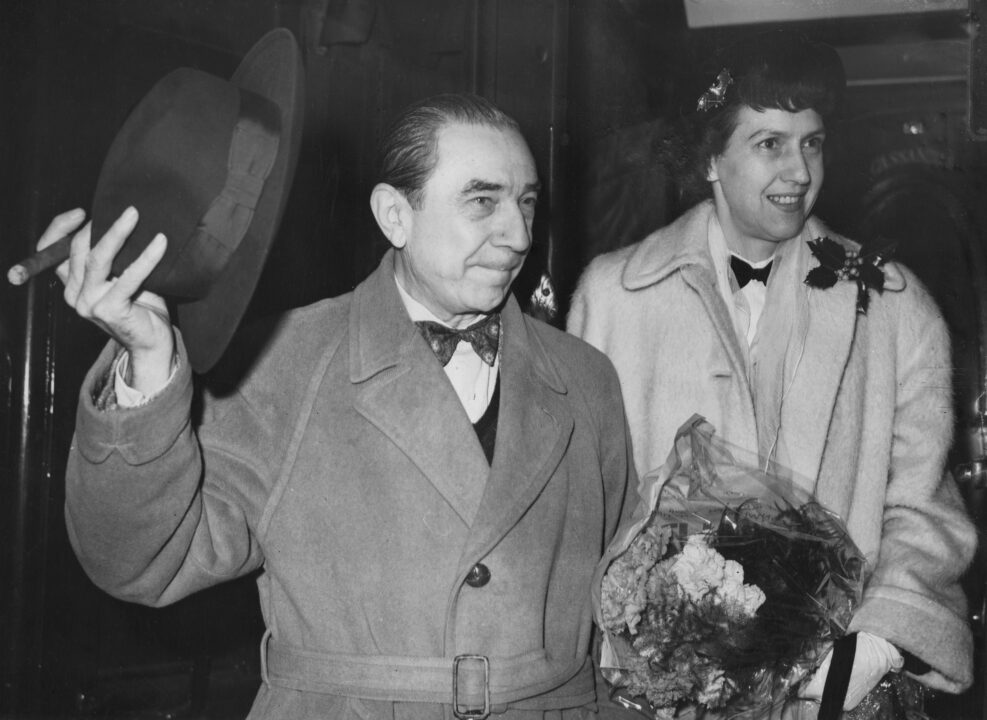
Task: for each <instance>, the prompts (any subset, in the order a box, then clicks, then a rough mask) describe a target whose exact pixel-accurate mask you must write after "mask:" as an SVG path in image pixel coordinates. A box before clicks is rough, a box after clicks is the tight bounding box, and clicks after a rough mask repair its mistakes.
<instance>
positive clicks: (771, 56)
mask: <svg viewBox="0 0 987 720" xmlns="http://www.w3.org/2000/svg"><path fill="white" fill-rule="evenodd" d="M714 66H715V67H716V68H717V69H716V70H713V71H712V73H711V74H710V76H709V77H707V78H705V79H704V81H703V82H705V85H702V86H699V87H697V88H696V89H695V95H694V97H693V99H692V101H691V102H692V105H691V107H689V108H687V109H686V111H685V112H684V113H683V114H682V116H681V117H680V118H678V121H677V122H676V123H674V124H673V127H672V129H671V130H670V132H669V135H668V137H667V138H666V140H665V141H664V142H663V146H662V148H661V149H660V154H661V159H662V161H663V162H664V163H665V165H666V167H667V169H668V170H669V171H670V172H671V174H672V176H673V179H674V181H675V183H676V185H677V188H678V192H679V195H680V200H681V201H682V202H683V204H688V205H691V204H693V203H695V202H698V201H699V200H702V199H704V198H707V197H710V196H711V195H712V188H711V187H710V184H709V181H708V180H707V179H706V174H707V170H708V168H709V161H710V159H711V158H713V157H715V156H716V155H719V154H721V153H722V152H723V151H724V150H725V149H726V146H727V142H728V141H729V139H730V136H731V135H732V134H733V131H734V130H735V129H736V127H737V117H738V115H739V113H740V110H741V108H743V107H751V108H753V109H755V110H768V109H777V110H787V111H788V112H800V111H802V110H815V111H816V112H817V113H819V115H820V116H821V117H822V119H823V123H824V124H826V125H830V123H831V122H832V121H833V120H835V119H836V117H838V115H839V113H840V111H841V106H842V102H843V91H844V88H845V86H846V76H845V74H844V71H843V63H842V61H841V60H840V57H839V55H837V53H836V51H835V50H834V49H833V48H832V47H830V46H829V45H825V44H823V43H819V42H814V41H812V40H810V39H808V38H807V37H805V36H804V35H802V34H800V33H795V32H792V31H788V30H772V31H769V32H765V33H760V34H757V35H754V36H751V37H749V38H746V39H745V40H743V41H740V42H738V43H736V44H735V45H732V46H730V47H729V48H727V49H726V51H725V52H723V53H722V54H721V55H720V56H719V59H718V61H717V62H716V63H715V65H714ZM723 70H726V71H727V73H728V74H729V77H730V81H729V82H726V83H722V82H721V83H720V86H721V87H722V86H723V85H726V90H725V92H724V93H722V94H721V95H720V96H719V97H716V94H715V93H714V94H713V96H709V95H707V93H708V92H709V91H711V90H712V89H713V88H714V87H715V86H716V85H717V82H718V77H717V73H720V72H721V71H723ZM704 96H705V97H706V99H707V101H708V102H706V104H705V105H706V107H705V109H700V108H699V107H698V106H699V104H700V103H699V100H700V98H701V97H704Z"/></svg>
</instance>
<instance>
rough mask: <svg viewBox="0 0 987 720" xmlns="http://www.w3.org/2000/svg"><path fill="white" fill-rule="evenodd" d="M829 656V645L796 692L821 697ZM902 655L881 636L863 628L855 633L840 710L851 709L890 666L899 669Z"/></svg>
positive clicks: (890, 668)
mask: <svg viewBox="0 0 987 720" xmlns="http://www.w3.org/2000/svg"><path fill="white" fill-rule="evenodd" d="M832 659H833V651H832V649H830V651H829V652H828V653H826V657H825V658H823V661H822V663H820V665H819V668H818V669H817V670H816V673H815V675H813V676H812V678H811V679H810V680H809V682H808V683H805V684H804V685H803V686H802V689H801V690H800V691H799V696H800V697H803V698H808V699H809V700H820V699H822V693H823V687H825V685H826V676H827V675H829V664H830V662H831V661H832ZM904 664H905V659H904V658H903V657H902V656H901V653H900V652H898V649H897V648H895V646H894V645H892V644H891V643H889V642H888V641H887V640H885V639H884V638H879V637H878V636H877V635H871V634H870V633H867V632H859V633H857V652H856V654H855V655H854V657H853V669H852V670H851V671H850V685H849V687H847V691H846V700H845V701H844V702H843V709H844V710H852V709H853V708H855V707H857V704H858V703H859V702H860V701H861V700H863V699H864V696H866V695H867V693H869V692H870V691H871V690H873V689H874V687H875V686H876V685H877V683H878V682H880V680H881V678H882V677H884V676H885V675H886V674H887V673H888V672H890V671H891V670H900V669H901V666H902V665H904Z"/></svg>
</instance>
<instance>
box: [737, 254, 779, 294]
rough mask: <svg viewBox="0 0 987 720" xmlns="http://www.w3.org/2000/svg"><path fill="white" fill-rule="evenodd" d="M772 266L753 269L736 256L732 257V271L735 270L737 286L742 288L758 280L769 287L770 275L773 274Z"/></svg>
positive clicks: (769, 264)
mask: <svg viewBox="0 0 987 720" xmlns="http://www.w3.org/2000/svg"><path fill="white" fill-rule="evenodd" d="M771 265H772V263H768V264H767V265H765V266H764V267H759V268H756V267H751V266H750V265H748V264H747V263H746V262H744V261H743V260H741V259H740V258H739V257H737V256H736V255H731V256H730V269H731V270H733V275H734V277H736V278H737V284H738V285H739V286H740V287H744V285H746V284H747V283H749V282H750V281H751V280H756V281H757V282H759V283H761V284H763V285H767V284H768V275H769V274H770V273H771Z"/></svg>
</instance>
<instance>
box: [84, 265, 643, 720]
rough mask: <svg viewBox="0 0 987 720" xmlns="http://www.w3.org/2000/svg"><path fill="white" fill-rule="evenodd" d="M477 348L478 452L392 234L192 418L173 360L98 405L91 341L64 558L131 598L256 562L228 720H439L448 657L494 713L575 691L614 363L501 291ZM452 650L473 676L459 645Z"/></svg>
mask: <svg viewBox="0 0 987 720" xmlns="http://www.w3.org/2000/svg"><path fill="white" fill-rule="evenodd" d="M501 349H502V356H501V366H500V405H499V421H498V425H497V439H496V452H495V456H494V458H493V462H492V465H490V464H488V462H487V460H486V458H485V456H484V453H483V451H482V448H481V446H480V444H479V441H478V439H477V436H476V433H475V432H474V429H473V427H472V425H471V423H470V421H469V419H468V418H467V416H466V413H465V411H464V410H463V408H462V405H461V403H460V401H459V399H458V398H457V396H456V394H455V391H454V390H453V387H452V385H451V384H450V383H449V381H448V379H447V377H446V375H445V373H444V371H443V368H442V366H441V365H440V364H439V362H438V361H437V360H436V358H435V357H434V355H433V354H432V352H431V350H430V349H429V347H428V345H427V344H426V342H425V341H424V340H423V339H422V337H421V336H420V334H419V333H418V331H417V329H416V327H415V325H414V324H413V323H412V322H411V320H410V319H409V318H408V315H407V312H406V311H405V309H404V306H403V305H402V303H401V300H400V297H399V295H398V292H397V289H396V285H395V280H394V274H393V251H392V252H389V253H388V254H387V256H385V258H384V260H383V261H382V263H381V265H380V266H379V267H378V268H377V270H376V271H375V272H374V273H373V274H372V275H371V276H370V277H369V278H368V279H367V280H366V281H365V282H363V283H362V284H361V285H359V286H358V287H357V288H356V289H355V291H354V292H352V293H350V294H348V295H345V296H343V297H341V298H338V299H333V300H327V301H323V302H320V303H317V304H315V305H313V306H310V307H308V308H305V309H301V310H298V311H294V312H291V313H289V314H288V315H287V316H286V318H285V319H284V320H283V321H282V322H281V323H280V324H279V326H278V328H277V330H276V332H275V335H274V337H273V339H272V340H271V341H270V342H269V343H268V344H267V346H266V349H265V350H264V352H263V354H262V355H261V357H260V358H259V360H257V362H256V363H255V364H254V366H253V367H252V368H251V369H250V371H249V373H248V375H247V376H246V378H245V379H244V380H243V381H242V383H240V384H239V385H238V386H237V387H236V388H235V390H233V391H232V392H229V393H226V394H225V396H223V397H220V396H216V395H210V396H208V397H206V398H205V400H204V407H203V411H202V419H201V422H200V421H196V422H193V421H192V420H190V403H191V400H192V395H193V387H192V382H191V377H190V374H189V371H188V369H187V362H185V359H184V356H183V357H182V358H181V366H180V369H179V370H178V375H177V377H176V378H174V379H173V381H172V382H171V384H170V385H169V386H168V387H167V388H166V389H165V390H164V391H163V392H162V394H160V395H159V396H156V397H154V398H153V399H152V400H151V401H150V402H149V403H148V404H147V405H145V406H141V407H138V408H133V409H119V408H114V409H108V410H100V409H99V408H98V407H97V406H96V404H95V403H94V400H93V397H94V394H97V393H98V391H99V385H100V383H102V382H105V377H106V375H107V368H108V364H109V362H110V360H111V358H112V356H113V354H114V352H115V349H114V348H112V347H110V348H108V349H107V351H106V352H104V354H103V356H102V357H101V360H100V361H99V362H98V363H97V365H96V366H95V367H94V368H93V370H92V371H91V372H90V374H89V376H88V378H87V381H86V386H85V387H84V388H83V391H82V397H81V401H80V407H79V412H78V422H77V433H76V439H75V442H74V446H73V449H72V452H71V457H70V468H69V477H68V487H67V507H66V516H67V522H68V527H69V533H70V536H71V539H72V542H73V544H74V547H75V549H76V551H77V554H78V556H79V558H80V560H81V561H82V564H83V566H84V567H85V568H86V570H87V571H88V572H89V574H90V575H91V577H92V578H93V580H94V581H95V582H96V583H97V584H98V585H99V586H101V587H102V588H104V589H105V590H107V591H108V592H110V593H112V594H113V595H115V596H117V597H120V598H124V599H127V600H133V601H138V602H142V603H147V604H151V605H165V604H167V603H171V602H173V601H175V600H178V599H179V598H181V597H183V596H185V595H188V594H189V593H192V592H194V591H196V590H198V589H200V588H204V587H207V586H209V585H213V584H215V583H218V582H221V581H223V580H225V579H228V578H233V577H236V576H240V575H243V574H245V573H249V572H251V571H252V570H255V569H257V568H262V572H261V574H260V575H259V581H258V582H259V590H260V598H261V603H262V610H263V614H264V619H265V621H266V625H267V635H266V636H265V638H264V652H263V657H264V659H265V665H264V668H263V674H264V681H265V682H264V684H263V686H262V687H261V690H260V693H259V694H258V697H257V699H256V701H255V704H254V707H253V710H252V712H251V715H250V717H251V718H256V719H261V718H275V717H278V718H292V720H300V719H303V718H316V717H318V718H358V717H359V718H366V717H388V718H390V717H397V718H425V717H428V718H441V717H448V716H449V708H448V703H449V701H450V698H451V688H452V673H451V667H452V662H453V658H455V657H456V656H459V655H465V654H477V655H482V656H485V657H487V658H489V667H490V681H489V690H490V693H491V697H490V703H491V705H492V706H493V708H494V710H495V711H498V712H503V711H504V710H505V709H507V714H506V715H503V716H501V717H504V718H512V717H517V718H522V717H523V718H531V717H535V716H537V717H542V713H541V710H543V709H556V708H580V707H592V706H593V703H594V698H595V694H594V676H593V672H592V663H591V662H590V661H589V660H588V657H589V648H590V638H591V616H590V603H589V596H590V595H589V582H590V578H591V577H592V574H593V570H594V567H595V565H596V563H597V561H598V560H599V558H600V556H601V553H602V549H603V547H604V545H605V544H606V542H607V540H608V539H609V538H610V537H611V535H612V533H613V531H614V528H615V526H616V523H617V521H618V516H619V515H620V512H621V508H622V504H623V500H624V493H625V489H626V488H627V487H628V474H629V473H632V472H633V470H632V469H631V465H632V462H631V456H630V449H629V443H628V441H627V437H626V430H625V421H624V416H623V408H622V406H621V399H620V390H619V385H618V381H617V377H616V374H615V373H614V371H613V367H612V366H611V364H610V363H609V362H608V361H607V359H606V358H605V357H604V356H603V355H602V354H601V353H599V352H597V351H596V350H595V349H593V348H591V347H589V346H588V345H586V344H585V343H583V342H582V341H581V340H578V339H577V338H574V337H572V336H570V335H567V334H565V333H563V332H561V331H559V330H556V329H554V328H551V327H550V326H548V325H545V324H543V323H540V322H538V321H536V320H533V319H531V318H529V317H527V316H524V315H523V314H522V313H521V311H520V309H519V307H518V305H517V303H516V302H515V301H514V300H513V299H512V298H511V299H509V300H508V302H507V304H506V307H505V309H504V311H503V339H502V348H501ZM478 563H482V564H483V565H484V566H485V567H486V568H487V569H488V570H489V581H488V582H487V583H486V584H483V585H482V586H479V587H473V586H471V585H469V584H466V583H465V582H464V581H465V580H466V578H467V576H468V575H469V574H470V572H471V570H472V569H473V568H474V566H476V565H477V564H478ZM463 662H464V663H465V665H466V666H468V667H467V668H466V669H468V670H470V673H468V674H467V675H464V680H463V682H464V683H465V684H467V685H468V684H469V683H475V682H477V677H478V676H477V674H476V669H477V668H478V667H480V665H479V663H482V661H477V660H465V661H463ZM480 677H482V673H481V675H480ZM471 690H476V688H475V687H473V686H472V685H471V686H470V687H467V688H465V689H461V692H463V693H468V692H470V691H471ZM481 694H482V693H481ZM472 697H474V699H475V696H472ZM392 701H397V702H392ZM581 712H582V711H581V710H579V711H568V712H566V713H565V716H566V717H569V716H570V715H573V714H575V715H579V714H580V713H581ZM552 716H553V717H555V716H556V715H555V714H554V712H553V714H552ZM559 716H561V715H559Z"/></svg>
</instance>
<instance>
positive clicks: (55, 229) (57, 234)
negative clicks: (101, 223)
mask: <svg viewBox="0 0 987 720" xmlns="http://www.w3.org/2000/svg"><path fill="white" fill-rule="evenodd" d="M85 219H86V213H85V211H84V210H83V209H82V208H76V209H75V210H69V211H68V212H64V213H62V214H61V215H56V216H55V217H54V218H52V221H51V222H50V223H49V224H48V227H47V228H46V229H45V231H44V232H43V233H41V237H40V238H39V239H38V244H37V249H38V250H44V249H45V248H46V247H48V246H49V245H51V244H52V243H54V242H57V241H59V240H61V239H62V238H63V237H65V236H66V235H68V234H69V233H71V232H74V231H75V230H76V228H78V227H79V225H81V224H82V221H83V220H85Z"/></svg>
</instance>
